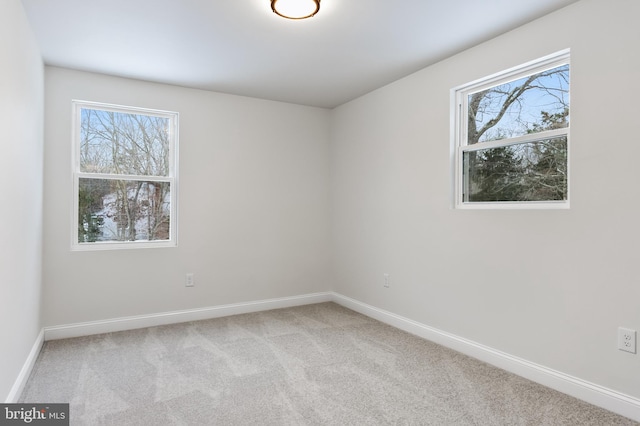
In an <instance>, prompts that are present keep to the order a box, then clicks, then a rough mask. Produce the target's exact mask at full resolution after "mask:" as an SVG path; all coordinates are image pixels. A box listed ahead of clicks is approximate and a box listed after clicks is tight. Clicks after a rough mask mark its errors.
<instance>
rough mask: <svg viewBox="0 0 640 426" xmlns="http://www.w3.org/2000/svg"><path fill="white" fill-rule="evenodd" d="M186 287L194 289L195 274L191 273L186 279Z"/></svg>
mask: <svg viewBox="0 0 640 426" xmlns="http://www.w3.org/2000/svg"><path fill="white" fill-rule="evenodd" d="M184 285H185V287H193V286H194V285H196V283H195V281H194V279H193V272H189V273H188V274H187V278H186V279H185V282H184Z"/></svg>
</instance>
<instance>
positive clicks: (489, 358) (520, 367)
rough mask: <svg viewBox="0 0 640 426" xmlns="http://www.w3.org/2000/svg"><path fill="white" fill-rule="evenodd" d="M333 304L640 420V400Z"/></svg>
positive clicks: (396, 319) (374, 312) (353, 303)
mask: <svg viewBox="0 0 640 426" xmlns="http://www.w3.org/2000/svg"><path fill="white" fill-rule="evenodd" d="M333 301H334V302H335V303H338V304H340V305H342V306H344V307H346V308H349V309H351V310H353V311H356V312H359V313H361V314H363V315H366V316H368V317H371V318H374V319H377V320H378V321H381V322H384V323H386V324H389V325H391V326H393V327H396V328H399V329H401V330H404V331H406V332H408V333H411V334H414V335H416V336H419V337H422V338H424V339H427V340H430V341H432V342H435V343H438V344H440V345H442V346H446V347H448V348H451V349H454V350H456V351H458V352H461V353H463V354H465V355H469V356H471V357H473V358H476V359H479V360H481V361H484V362H486V363H488V364H491V365H494V366H496V367H498V368H501V369H503V370H507V371H509V372H511V373H514V374H517V375H518V376H521V377H525V378H527V379H529V380H531V381H534V382H537V383H540V384H542V385H544V386H547V387H549V388H551V389H555V390H557V391H560V392H562V393H565V394H567V395H571V396H573V397H575V398H578V399H581V400H583V401H586V402H588V403H590V404H593V405H596V406H598V407H602V408H604V409H606V410H609V411H612V412H614V413H617V414H620V415H622V416H625V417H628V418H630V419H633V420H636V421H640V399H638V398H634V397H632V396H629V395H625V394H622V393H620V392H616V391H614V390H611V389H607V388H605V387H602V386H600V385H596V384H594V383H590V382H587V381H585V380H582V379H579V378H576V377H573V376H570V375H568V374H564V373H561V372H559V371H556V370H552V369H550V368H547V367H544V366H542V365H538V364H535V363H533V362H529V361H527V360H525V359H522V358H518V357H515V356H512V355H509V354H507V353H504V352H501V351H499V350H496V349H493V348H490V347H488V346H484V345H482V344H480V343H477V342H473V341H471V340H467V339H464V338H462V337H459V336H456V335H453V334H450V333H447V332H444V331H442V330H438V329H437V328H433V327H429V326H428V325H424V324H421V323H419V322H416V321H413V320H410V319H408V318H404V317H401V316H399V315H396V314H394V313H391V312H388V311H385V310H382V309H378V308H376V307H374V306H371V305H367V304H366V303H362V302H359V301H357V300H354V299H351V298H349V297H346V296H343V295H341V294H338V293H333Z"/></svg>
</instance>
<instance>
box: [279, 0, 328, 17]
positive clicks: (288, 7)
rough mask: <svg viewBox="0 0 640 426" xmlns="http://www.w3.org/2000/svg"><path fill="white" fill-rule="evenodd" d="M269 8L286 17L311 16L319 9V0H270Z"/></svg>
mask: <svg viewBox="0 0 640 426" xmlns="http://www.w3.org/2000/svg"><path fill="white" fill-rule="evenodd" d="M271 10H273V11H274V12H275V13H277V14H278V15H280V16H282V17H283V18H287V19H306V18H311V17H312V16H313V15H315V14H316V13H318V11H319V10H320V0H271Z"/></svg>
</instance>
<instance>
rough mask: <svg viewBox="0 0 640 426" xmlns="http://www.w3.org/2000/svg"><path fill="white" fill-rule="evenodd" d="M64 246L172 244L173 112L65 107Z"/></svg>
mask: <svg viewBox="0 0 640 426" xmlns="http://www.w3.org/2000/svg"><path fill="white" fill-rule="evenodd" d="M73 114H74V115H73V118H74V120H73V121H74V150H73V157H74V158H73V165H74V200H75V209H74V210H75V215H74V224H73V229H74V235H73V244H72V248H73V249H76V250H83V249H110V248H127V247H136V248H140V247H170V246H175V245H176V195H177V185H176V175H177V145H178V144H177V139H178V114H177V113H175V112H167V111H157V110H149V109H142V108H133V107H123V106H117V105H106V104H99V103H93V102H82V101H74V102H73Z"/></svg>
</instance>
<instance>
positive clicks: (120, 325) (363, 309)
mask: <svg viewBox="0 0 640 426" xmlns="http://www.w3.org/2000/svg"><path fill="white" fill-rule="evenodd" d="M322 302H336V303H338V304H340V305H342V306H344V307H346V308H349V309H351V310H354V311H356V312H359V313H361V314H364V315H366V316H368V317H371V318H374V319H377V320H379V321H381V322H384V323H386V324H389V325H391V326H393V327H396V328H399V329H401V330H404V331H407V332H409V333H411V334H414V335H416V336H419V337H422V338H424V339H427V340H430V341H432V342H435V343H438V344H441V345H443V346H446V347H448V348H451V349H454V350H456V351H458V352H461V353H464V354H466V355H469V356H471V357H473V358H476V359H479V360H481V361H484V362H487V363H489V364H491V365H494V366H496V367H498V368H501V369H503V370H507V371H509V372H511V373H514V374H517V375H519V376H521V377H525V378H527V379H529V380H532V381H534V382H537V383H540V384H542V385H544V386H547V387H549V388H552V389H555V390H557V391H560V392H562V393H565V394H568V395H571V396H573V397H576V398H578V399H581V400H583V401H586V402H588V403H590V404H593V405H596V406H599V407H602V408H604V409H606V410H609V411H612V412H614V413H617V414H620V415H622V416H625V417H628V418H630V419H633V420H636V421H640V399H638V398H635V397H632V396H629V395H625V394H622V393H620V392H616V391H614V390H611V389H607V388H605V387H603V386H600V385H597V384H594V383H590V382H587V381H585V380H582V379H579V378H576V377H573V376H570V375H568V374H564V373H562V372H559V371H556V370H553V369H550V368H547V367H544V366H542V365H538V364H535V363H533V362H530V361H527V360H525V359H522V358H518V357H515V356H512V355H509V354H507V353H504V352H501V351H499V350H496V349H493V348H490V347H488V346H485V345H482V344H480V343H477V342H473V341H471V340H468V339H465V338H462V337H459V336H456V335H454V334H451V333H447V332H445V331H442V330H438V329H437V328H433V327H430V326H428V325H425V324H421V323H419V322H417V321H413V320H411V319H408V318H404V317H402V316H400V315H396V314H394V313H392V312H388V311H385V310H382V309H378V308H376V307H374V306H371V305H368V304H366V303H362V302H359V301H357V300H355V299H351V298H349V297H346V296H343V295H341V294H338V293H334V292H325V293H313V294H307V295H301V296H293V297H284V298H278V299H267V300H260V301H254V302H246V303H235V304H230V305H221V306H215V307H208V308H200V309H188V310H183V311H172V312H164V313H159V314H151V315H138V316H132V317H124V318H115V319H110V320H104V321H91V322H86V323H78V324H69V325H61V326H56V327H45V328H44V330H43V332H41V333H40V336H39V337H38V341H37V342H36V344H34V347H33V350H32V351H31V354H30V355H29V358H28V359H27V361H26V362H25V365H24V367H23V369H22V371H21V373H20V376H19V379H18V380H17V381H16V384H15V385H14V387H13V389H12V390H11V393H10V394H9V398H8V399H7V402H13V401H12V399H17V398H18V397H19V395H20V393H21V391H22V388H23V387H24V384H25V383H26V380H27V379H28V377H29V374H30V372H31V369H32V368H33V363H34V362H35V360H36V358H37V356H38V353H39V351H40V348H41V346H42V342H43V337H44V340H55V339H64V338H70V337H79V336H88V335H93V334H100V333H109V332H115V331H123V330H132V329H136V328H144V327H153V326H158V325H166V324H175V323H180V322H187V321H198V320H203V319H209V318H217V317H224V316H229V315H237V314H244V313H250V312H259V311H266V310H271V309H280V308H288V307H292V306H301V305H307V304H312V303H322ZM43 333H44V335H43Z"/></svg>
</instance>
